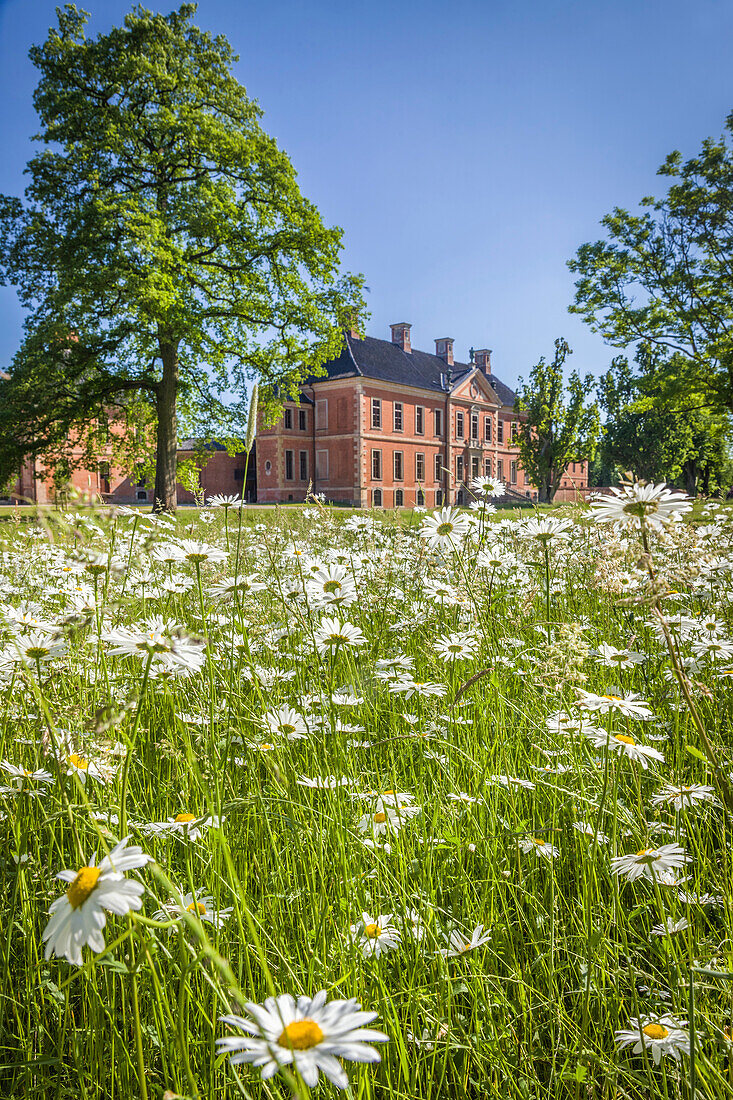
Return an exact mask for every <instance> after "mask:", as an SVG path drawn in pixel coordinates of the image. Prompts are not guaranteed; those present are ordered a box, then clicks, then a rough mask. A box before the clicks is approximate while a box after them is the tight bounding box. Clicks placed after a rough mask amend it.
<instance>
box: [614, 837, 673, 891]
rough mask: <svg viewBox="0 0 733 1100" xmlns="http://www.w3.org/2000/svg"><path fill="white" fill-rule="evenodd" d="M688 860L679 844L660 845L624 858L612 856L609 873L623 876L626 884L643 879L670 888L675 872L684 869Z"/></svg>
mask: <svg viewBox="0 0 733 1100" xmlns="http://www.w3.org/2000/svg"><path fill="white" fill-rule="evenodd" d="M689 858H690V857H689V856H688V854H687V852H686V851H685V850H684V848H681V847H680V846H679V844H662V845H660V847H659V848H642V849H641V850H640V851H638V852H631V853H630V854H629V855H626V856H612V857H611V872H612V874H614V875H625V876H626V881H627V882H635V881H636V880H637V879H639V878H645V879H647V880H648V881H649V882H654V881H658V882H661V883H662V884H663V885H665V886H671V885H673V884H674V882H675V880H676V876H675V872H676V871H677V870H678V869H679V868H680V867H684V865H685V863H687V862H688V860H689Z"/></svg>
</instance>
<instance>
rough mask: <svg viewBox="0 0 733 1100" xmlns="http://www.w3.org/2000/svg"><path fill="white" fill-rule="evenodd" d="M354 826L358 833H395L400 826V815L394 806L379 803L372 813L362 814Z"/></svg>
mask: <svg viewBox="0 0 733 1100" xmlns="http://www.w3.org/2000/svg"><path fill="white" fill-rule="evenodd" d="M418 809H419V807H418ZM356 827H357V829H358V830H359V832H360V833H371V834H372V835H373V836H387V834H388V833H390V832H395V833H396V832H397V831H398V830H399V829H401V828H402V817H401V816H400V813H399V811H398V810H396V809H394V807H392V806H387V805H379V806H377V808H376V810H375V811H374V812H373V813H369V814H364V816H363V817H361V818H360V819H359V823H358V824H357V826H356Z"/></svg>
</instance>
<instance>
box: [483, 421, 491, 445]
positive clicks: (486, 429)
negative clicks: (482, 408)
mask: <svg viewBox="0 0 733 1100" xmlns="http://www.w3.org/2000/svg"><path fill="white" fill-rule="evenodd" d="M484 439H485V441H486V442H487V443H491V417H490V416H485V417H484Z"/></svg>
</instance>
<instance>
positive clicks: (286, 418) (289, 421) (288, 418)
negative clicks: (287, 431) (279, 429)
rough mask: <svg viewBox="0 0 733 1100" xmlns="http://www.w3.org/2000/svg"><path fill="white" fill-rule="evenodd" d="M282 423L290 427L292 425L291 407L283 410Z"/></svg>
mask: <svg viewBox="0 0 733 1100" xmlns="http://www.w3.org/2000/svg"><path fill="white" fill-rule="evenodd" d="M283 425H284V427H286V428H292V426H293V410H292V409H286V410H285V415H284V416H283Z"/></svg>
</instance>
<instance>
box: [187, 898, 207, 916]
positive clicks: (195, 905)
mask: <svg viewBox="0 0 733 1100" xmlns="http://www.w3.org/2000/svg"><path fill="white" fill-rule="evenodd" d="M186 911H187V912H188V913H195V914H196V916H197V917H202V916H203V915H204V913H205V912H206V906H205V905H204V903H203V902H202V901H192V902H191V904H190V905H187V906H186Z"/></svg>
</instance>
